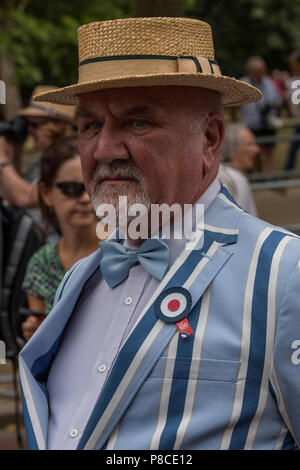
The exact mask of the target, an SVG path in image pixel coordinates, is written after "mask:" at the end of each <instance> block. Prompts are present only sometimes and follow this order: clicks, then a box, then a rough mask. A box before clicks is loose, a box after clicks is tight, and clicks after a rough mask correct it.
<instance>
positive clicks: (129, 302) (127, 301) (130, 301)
mask: <svg viewBox="0 0 300 470" xmlns="http://www.w3.org/2000/svg"><path fill="white" fill-rule="evenodd" d="M131 303H132V297H126V299H125V304H126V305H130V304H131Z"/></svg>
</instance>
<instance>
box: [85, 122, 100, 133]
mask: <svg viewBox="0 0 300 470" xmlns="http://www.w3.org/2000/svg"><path fill="white" fill-rule="evenodd" d="M86 128H87V129H90V130H92V131H95V130H98V129H101V123H100V122H97V121H93V122H89V123H88V124H87V126H86Z"/></svg>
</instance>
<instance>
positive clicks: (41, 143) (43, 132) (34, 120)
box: [27, 116, 67, 150]
mask: <svg viewBox="0 0 300 470" xmlns="http://www.w3.org/2000/svg"><path fill="white" fill-rule="evenodd" d="M27 122H28V133H29V134H30V135H31V136H32V137H33V140H34V146H35V148H36V149H37V150H43V149H45V148H46V147H47V146H48V145H49V135H48V132H47V125H48V124H49V123H50V122H51V125H52V126H55V127H57V129H62V128H63V127H65V126H66V125H67V123H66V122H64V121H60V120H57V119H49V118H47V117H40V116H35V117H33V116H29V117H28V118H27Z"/></svg>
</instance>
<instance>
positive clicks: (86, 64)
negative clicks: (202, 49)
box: [78, 55, 221, 83]
mask: <svg viewBox="0 0 300 470" xmlns="http://www.w3.org/2000/svg"><path fill="white" fill-rule="evenodd" d="M197 72H198V73H203V74H213V75H220V76H221V71H220V67H219V65H218V63H217V62H216V61H215V60H211V59H208V58H206V57H194V56H180V57H177V56H160V55H128V56H127V55H126V56H110V57H96V58H93V59H87V60H84V61H82V62H81V63H80V64H79V81H78V82H79V83H84V82H89V81H94V80H101V79H111V78H115V77H118V78H120V77H128V76H131V75H133V76H136V75H148V74H150V75H152V74H158V75H159V74H165V73H197Z"/></svg>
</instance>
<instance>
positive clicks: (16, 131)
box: [0, 116, 28, 142]
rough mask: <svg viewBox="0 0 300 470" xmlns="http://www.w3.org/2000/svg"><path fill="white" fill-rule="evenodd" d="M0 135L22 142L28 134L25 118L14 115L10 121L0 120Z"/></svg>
mask: <svg viewBox="0 0 300 470" xmlns="http://www.w3.org/2000/svg"><path fill="white" fill-rule="evenodd" d="M0 135H3V136H4V137H5V138H7V139H8V140H13V141H15V142H24V141H25V140H26V138H27V136H28V124H27V118H26V117H24V116H14V117H13V118H12V119H10V121H0Z"/></svg>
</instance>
